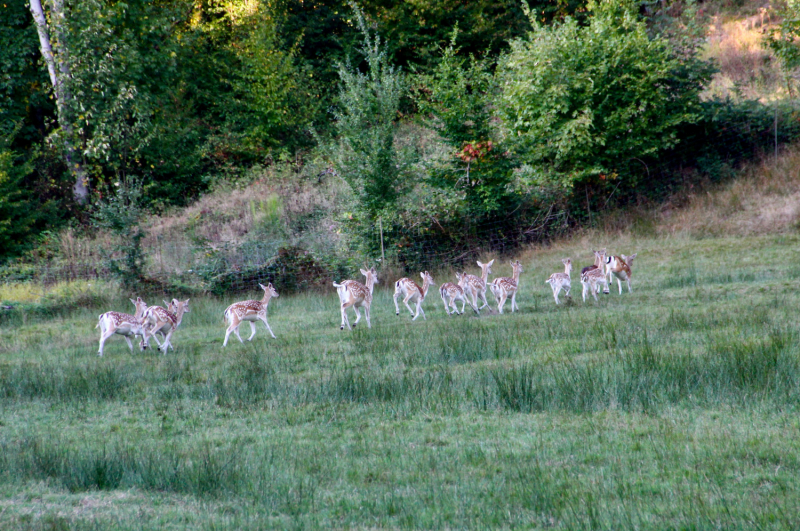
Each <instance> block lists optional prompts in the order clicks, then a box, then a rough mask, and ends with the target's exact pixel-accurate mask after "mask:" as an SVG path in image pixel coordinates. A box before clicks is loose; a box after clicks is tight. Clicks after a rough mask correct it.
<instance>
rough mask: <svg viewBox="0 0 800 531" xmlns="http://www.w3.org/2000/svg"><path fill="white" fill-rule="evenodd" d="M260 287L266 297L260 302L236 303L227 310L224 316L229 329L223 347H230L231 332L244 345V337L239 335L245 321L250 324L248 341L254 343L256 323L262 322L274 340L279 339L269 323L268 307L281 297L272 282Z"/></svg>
mask: <svg viewBox="0 0 800 531" xmlns="http://www.w3.org/2000/svg"><path fill="white" fill-rule="evenodd" d="M259 286H260V287H261V289H263V290H264V297H263V298H262V299H261V300H260V301H241V302H234V303H233V304H231V305H230V306H228V308H227V309H226V310H225V313H224V316H225V321H226V322H227V323H228V329H227V330H226V331H225V341H223V342H222V346H223V347H224V346H227V345H228V337H230V335H231V332H233V333H234V334H236V337H237V338H238V339H239V342H240V343H244V341H242V336H240V335H239V325H241V324H242V322H244V321H247V322H249V323H250V337H248V338H247V340H248V341H252V340H253V338H254V337H255V335H256V321H262V322H263V323H264V326H266V327H267V330H269V335H271V336H272V339H277V338H276V337H275V334H273V333H272V328H270V326H269V323H268V322H267V306H269V301H270V299H271V298H272V297H278V296H279V295H278V292H277V290H276V289H275V288H274V287H273V286H272V282H270V283H269V284H267V285H266V286H265V285H264V284H259Z"/></svg>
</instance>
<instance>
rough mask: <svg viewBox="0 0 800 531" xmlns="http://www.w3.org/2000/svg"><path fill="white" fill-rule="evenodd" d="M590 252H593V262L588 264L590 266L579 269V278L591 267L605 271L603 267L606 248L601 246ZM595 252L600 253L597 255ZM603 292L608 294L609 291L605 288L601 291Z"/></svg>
mask: <svg viewBox="0 0 800 531" xmlns="http://www.w3.org/2000/svg"><path fill="white" fill-rule="evenodd" d="M592 253H593V254H594V263H593V264H592V265H590V266H586V267H584V268H583V269H581V278H583V275H584V274H585V273H586V272H588V271H591V270H592V269H602V270H603V272H604V273H605V269H604V268H605V259H606V249H605V248H603V249H600V250H599V251H592ZM597 253H600V254H599V255H598V254H597ZM603 293H605V294H608V293H609V292H608V289H607V288H606V290H605V291H603Z"/></svg>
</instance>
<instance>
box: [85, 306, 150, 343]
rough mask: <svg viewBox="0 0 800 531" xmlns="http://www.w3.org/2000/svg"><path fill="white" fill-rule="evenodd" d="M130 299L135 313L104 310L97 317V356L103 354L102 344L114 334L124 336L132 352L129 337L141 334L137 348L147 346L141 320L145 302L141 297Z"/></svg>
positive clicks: (145, 307)
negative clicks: (98, 348) (98, 332)
mask: <svg viewBox="0 0 800 531" xmlns="http://www.w3.org/2000/svg"><path fill="white" fill-rule="evenodd" d="M130 301H131V302H132V303H133V305H134V306H135V307H136V314H135V315H131V314H129V313H122V312H106V313H104V314H103V315H101V316H100V317H99V318H98V322H97V326H95V328H100V352H99V353H98V356H102V355H103V345H105V342H106V340H107V339H108V338H110V337H111V336H113V335H114V334H119V335H121V336H122V337H124V338H125V341H126V342H127V343H128V348H129V349H130V350H131V352H133V344H132V343H131V337H134V338H135V337H136V336H141V337H142V341H141V343H140V344H139V348H140V349H141V350H144V349H146V348H147V346H148V345H147V333H146V332H145V330H144V322H143V321H142V315H143V314H144V312H145V310H146V309H147V303H146V302H144V301H143V300H142V298H141V297H136V300H133V299H130Z"/></svg>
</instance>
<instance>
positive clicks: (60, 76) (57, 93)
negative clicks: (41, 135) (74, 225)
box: [30, 0, 89, 204]
mask: <svg viewBox="0 0 800 531" xmlns="http://www.w3.org/2000/svg"><path fill="white" fill-rule="evenodd" d="M49 7H50V20H51V24H50V25H48V22H47V17H46V16H45V12H44V8H43V7H42V2H41V0H30V10H31V14H32V15H33V20H34V22H35V23H36V30H37V31H38V33H39V43H40V49H41V52H42V57H43V58H44V61H45V64H46V65H47V72H48V74H49V75H50V82H51V83H52V85H53V94H54V97H55V100H56V110H57V113H58V122H59V125H60V126H61V131H62V135H61V139H62V142H63V145H64V157H65V161H66V164H67V167H68V168H69V170H70V172H72V175H73V177H74V179H75V184H74V185H73V195H74V197H75V200H76V201H77V202H78V203H81V204H85V203H87V202H88V199H89V187H88V179H87V175H86V170H85V168H84V166H83V164H82V162H81V157H80V154H79V153H78V151H77V150H76V148H75V144H74V134H73V128H72V123H71V121H70V118H69V111H68V109H69V106H70V104H71V101H70V93H69V89H68V86H67V83H66V81H67V80H68V79H69V77H70V70H69V61H68V58H69V55H68V53H69V51H68V50H67V46H66V43H65V42H64V39H63V32H60V31H59V29H58V26H59V24H63V21H64V2H63V0H52V1H51V2H50V6H49ZM53 29H54V30H55V36H56V41H55V43H56V52H55V53H54V52H53V45H52V40H51V34H52V31H51V30H53Z"/></svg>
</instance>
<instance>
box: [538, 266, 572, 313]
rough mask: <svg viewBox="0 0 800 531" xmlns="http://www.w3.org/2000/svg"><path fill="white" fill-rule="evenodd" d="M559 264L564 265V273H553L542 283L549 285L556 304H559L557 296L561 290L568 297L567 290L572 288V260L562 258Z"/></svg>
mask: <svg viewBox="0 0 800 531" xmlns="http://www.w3.org/2000/svg"><path fill="white" fill-rule="evenodd" d="M561 262H562V263H563V264H564V272H563V273H553V274H552V275H550V278H548V279H547V280H545V281H544V283H545V284H550V287H551V288H553V298H555V299H556V304H559V302H558V294H559V293H560V292H561V290H562V289H563V290H564V291H565V292H566V293H565V296H567V297H569V290H570V289H571V288H572V277H571V274H572V259H570V258H564V259H562V260H561Z"/></svg>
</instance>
